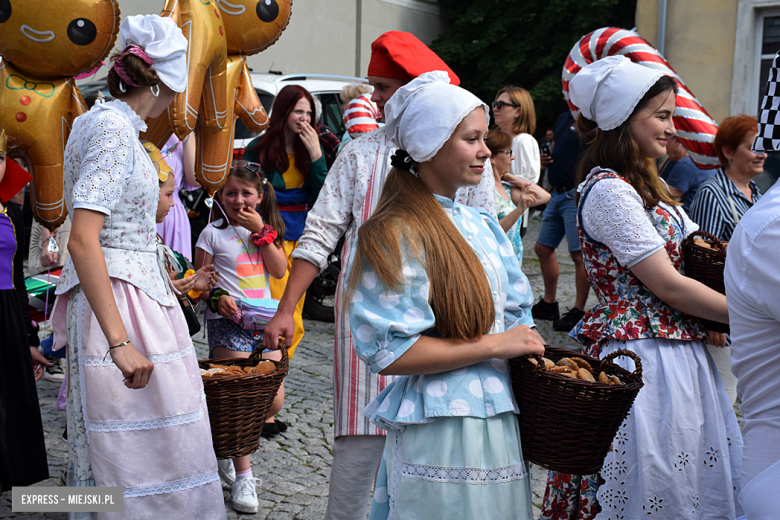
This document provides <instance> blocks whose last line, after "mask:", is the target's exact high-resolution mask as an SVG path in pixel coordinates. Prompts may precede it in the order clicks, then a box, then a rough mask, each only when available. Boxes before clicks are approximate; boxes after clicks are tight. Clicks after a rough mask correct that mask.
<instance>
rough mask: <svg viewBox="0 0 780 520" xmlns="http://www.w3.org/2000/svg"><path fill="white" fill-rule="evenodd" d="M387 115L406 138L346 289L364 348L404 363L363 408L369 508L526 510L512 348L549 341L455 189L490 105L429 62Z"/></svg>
mask: <svg viewBox="0 0 780 520" xmlns="http://www.w3.org/2000/svg"><path fill="white" fill-rule="evenodd" d="M385 118H386V121H387V125H386V130H387V132H388V135H390V136H391V139H392V140H393V143H394V144H396V145H397V146H398V147H399V150H398V151H397V152H396V154H395V155H394V156H393V162H392V164H393V166H394V167H393V170H392V171H391V172H390V174H389V175H388V178H387V182H386V183H385V187H384V190H383V191H382V196H381V199H380V201H379V205H378V207H377V209H376V211H375V212H374V214H373V215H372V216H371V218H369V219H368V221H366V223H365V224H363V226H362V227H361V228H360V230H359V231H358V241H357V243H356V246H355V248H354V249H353V255H354V261H353V262H350V263H351V264H352V265H354V266H355V267H354V268H353V270H352V271H351V273H350V274H349V278H348V280H349V281H348V287H347V291H346V295H345V298H346V301H349V302H351V303H350V304H349V318H350V327H351V329H352V335H353V338H354V341H355V350H356V352H357V354H358V355H359V356H360V358H361V359H362V360H363V361H364V362H365V363H367V364H368V366H369V368H370V370H371V371H373V372H375V373H377V372H378V373H381V374H384V375H388V374H391V375H401V376H403V377H399V378H397V379H395V380H394V381H393V382H392V383H391V384H390V385H388V387H387V388H386V389H385V390H384V391H383V392H382V393H381V394H379V396H377V398H376V399H374V400H373V401H372V402H371V403H370V404H369V406H368V407H367V408H366V410H365V411H364V413H365V414H366V415H367V416H369V417H370V419H371V421H372V422H374V423H375V424H377V425H378V426H380V427H381V428H384V429H386V430H387V431H388V437H387V443H386V445H385V446H386V447H385V456H384V457H383V459H382V464H381V466H380V469H379V474H378V476H377V483H376V490H375V491H374V500H373V503H372V507H371V516H370V518H371V519H379V518H382V519H386V518H404V519H416V518H419V519H426V520H429V519H436V518H479V517H482V516H484V515H485V514H486V511H490V513H489V515H490V516H491V517H494V518H518V519H530V518H532V513H531V492H530V486H529V476H528V474H527V472H526V469H525V465H524V463H523V457H522V453H521V448H520V433H519V429H518V424H517V419H516V417H515V413H517V411H518V409H517V404H516V403H515V401H514V398H513V396H512V391H511V385H510V381H509V373H508V372H509V371H508V366H507V362H506V361H505V360H506V359H508V358H512V357H515V356H520V355H525V354H531V353H536V354H538V353H542V352H543V351H544V342H543V340H542V339H541V337H539V335H538V334H537V333H536V331H535V330H533V329H531V328H530V327H533V320H532V319H531V313H530V306H531V303H532V302H533V296H532V294H531V290H530V288H529V285H528V280H527V279H526V277H525V275H523V273H522V271H521V270H520V266H519V264H518V262H517V257H516V256H515V254H514V250H513V249H512V245H511V244H510V242H509V240H508V239H507V237H506V235H505V234H504V232H503V230H502V229H501V226H500V225H499V223H498V221H497V220H496V219H495V217H491V216H490V215H489V214H488V213H487V212H486V211H483V210H476V209H474V208H469V207H466V206H463V205H461V204H458V203H455V202H453V200H452V199H453V197H454V196H455V192H456V191H457V190H458V188H462V187H466V186H472V185H477V184H478V183H479V182H480V180H481V177H482V171H483V168H484V167H485V164H486V161H487V160H488V158H489V157H490V151H489V150H488V148H487V147H486V145H485V142H484V139H485V136H486V134H487V107H486V106H485V105H484V104H483V103H482V102H481V101H479V99H477V98H476V97H475V96H473V95H472V94H470V93H468V92H467V91H465V90H463V89H461V88H459V87H456V86H454V85H450V84H449V80H448V76H447V74H445V73H443V72H431V73H427V74H423V75H422V76H420V77H418V78H417V79H414V80H412V81H411V82H410V83H409V84H407V85H406V86H404V87H402V88H401V89H399V90H398V91H397V92H396V93H395V95H394V96H393V98H392V99H391V100H390V101H389V102H388V103H387V105H385Z"/></svg>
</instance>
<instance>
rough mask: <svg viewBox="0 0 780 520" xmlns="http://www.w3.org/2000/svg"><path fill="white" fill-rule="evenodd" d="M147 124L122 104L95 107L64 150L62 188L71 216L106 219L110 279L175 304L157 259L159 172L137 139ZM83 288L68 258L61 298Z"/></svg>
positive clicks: (78, 121) (104, 241)
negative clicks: (80, 212) (79, 212)
mask: <svg viewBox="0 0 780 520" xmlns="http://www.w3.org/2000/svg"><path fill="white" fill-rule="evenodd" d="M143 130H146V123H144V122H143V120H141V118H140V117H138V115H137V114H136V113H135V112H134V111H133V109H132V108H130V106H128V105H127V104H126V103H124V102H122V101H120V100H113V101H110V102H107V103H104V102H101V101H98V102H97V103H95V106H94V107H93V108H92V110H90V111H89V112H87V113H86V114H84V115H81V116H79V117H78V118H76V120H75V121H74V122H73V130H72V132H71V134H70V137H69V139H68V144H67V146H66V147H65V161H64V164H63V184H64V188H65V205H66V207H67V208H68V213H70V214H71V215H72V214H73V211H74V210H76V209H89V210H92V211H98V212H100V213H103V214H104V215H106V217H105V221H104V223H103V229H102V230H101V232H100V245H101V247H102V248H103V255H104V257H105V260H106V267H107V268H108V275H109V276H110V277H111V278H118V279H121V280H124V281H126V282H128V283H131V284H132V285H134V286H136V287H138V288H139V289H141V290H143V291H144V292H145V293H147V294H148V295H149V296H150V297H152V298H153V299H155V300H157V301H158V302H159V303H160V304H162V305H175V304H176V300H175V298H174V297H173V295H172V294H171V291H170V289H169V287H168V284H167V283H166V281H165V279H164V277H163V273H162V271H161V267H160V265H159V262H158V258H157V240H156V238H157V231H156V228H155V216H156V214H157V202H158V199H159V193H160V187H159V181H158V179H157V170H156V169H155V167H154V165H153V164H152V162H151V160H150V159H149V156H148V155H147V154H146V152H145V151H144V149H143V147H142V146H141V142H140V141H139V140H138V135H139V132H141V131H143ZM78 284H79V279H78V275H77V274H76V269H75V268H74V267H73V262H72V261H71V259H70V258H68V260H67V262H66V263H65V266H64V268H63V269H62V275H61V277H60V282H59V285H58V287H57V294H63V293H66V292H67V291H69V290H70V289H72V288H73V287H75V286H77V285H78Z"/></svg>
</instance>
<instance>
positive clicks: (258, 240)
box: [249, 231, 276, 247]
mask: <svg viewBox="0 0 780 520" xmlns="http://www.w3.org/2000/svg"><path fill="white" fill-rule="evenodd" d="M249 238H250V239H251V240H252V242H254V243H255V245H256V246H257V247H260V246H262V245H265V244H270V243H271V242H273V241H274V240H276V231H271V232H269V233H268V234H267V235H265V236H262V237H261V236H259V233H254V234H252V235H250V236H249Z"/></svg>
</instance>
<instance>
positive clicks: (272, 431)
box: [260, 421, 279, 439]
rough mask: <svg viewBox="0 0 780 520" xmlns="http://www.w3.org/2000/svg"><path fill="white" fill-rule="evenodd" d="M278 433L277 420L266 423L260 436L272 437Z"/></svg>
mask: <svg viewBox="0 0 780 520" xmlns="http://www.w3.org/2000/svg"><path fill="white" fill-rule="evenodd" d="M277 435H279V426H277V424H276V421H274V422H267V423H265V425H264V426H263V431H262V432H261V433H260V436H261V437H262V438H264V439H270V438H272V437H276V436H277Z"/></svg>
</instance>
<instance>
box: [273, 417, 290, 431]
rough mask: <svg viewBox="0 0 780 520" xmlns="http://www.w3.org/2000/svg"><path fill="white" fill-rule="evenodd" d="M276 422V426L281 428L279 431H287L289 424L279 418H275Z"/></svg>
mask: <svg viewBox="0 0 780 520" xmlns="http://www.w3.org/2000/svg"><path fill="white" fill-rule="evenodd" d="M274 423H275V424H276V427H277V428H279V433H284V432H286V431H287V425H286V424H284V423H283V422H282V421H280V420H279V419H274Z"/></svg>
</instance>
